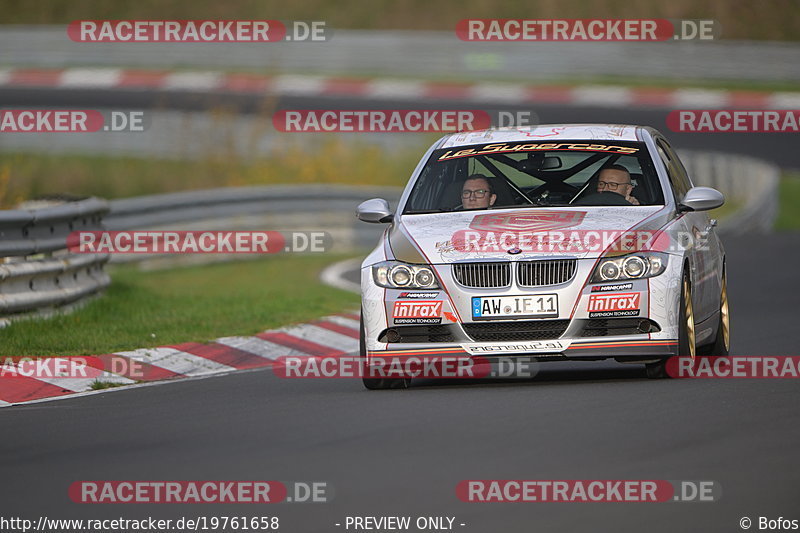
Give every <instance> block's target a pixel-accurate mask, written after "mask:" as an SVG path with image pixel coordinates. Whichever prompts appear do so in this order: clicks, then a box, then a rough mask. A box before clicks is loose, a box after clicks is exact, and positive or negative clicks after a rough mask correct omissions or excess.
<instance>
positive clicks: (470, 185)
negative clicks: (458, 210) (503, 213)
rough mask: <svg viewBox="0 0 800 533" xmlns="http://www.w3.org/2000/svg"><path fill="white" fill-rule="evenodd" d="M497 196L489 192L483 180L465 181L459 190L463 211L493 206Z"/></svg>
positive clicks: (486, 183)
mask: <svg viewBox="0 0 800 533" xmlns="http://www.w3.org/2000/svg"><path fill="white" fill-rule="evenodd" d="M495 200H497V195H496V194H492V193H491V192H490V191H489V183H488V182H487V181H486V180H484V179H475V180H467V181H465V182H464V187H462V189H461V205H463V206H464V209H481V208H486V207H489V206H490V205H494V202H495Z"/></svg>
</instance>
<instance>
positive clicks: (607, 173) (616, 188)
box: [597, 165, 639, 205]
mask: <svg viewBox="0 0 800 533" xmlns="http://www.w3.org/2000/svg"><path fill="white" fill-rule="evenodd" d="M606 191H611V192H615V193H617V194H620V195H622V196H623V197H625V200H627V201H628V202H629V203H630V204H632V205H639V200H637V199H636V198H634V197H633V196H631V191H633V183H632V182H631V174H630V172H628V169H627V168H625V167H623V166H622V165H608V166H605V167H603V168H602V169H600V176H599V177H598V179H597V192H606Z"/></svg>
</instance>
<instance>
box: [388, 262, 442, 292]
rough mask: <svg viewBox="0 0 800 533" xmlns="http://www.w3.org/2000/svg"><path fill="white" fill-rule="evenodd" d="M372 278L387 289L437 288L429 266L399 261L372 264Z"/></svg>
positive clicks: (437, 284) (437, 285)
mask: <svg viewBox="0 0 800 533" xmlns="http://www.w3.org/2000/svg"><path fill="white" fill-rule="evenodd" d="M372 279H374V280H375V283H376V284H377V285H379V286H380V287H385V288H387V289H438V288H439V283H438V282H437V281H436V276H435V275H434V273H433V270H432V269H431V267H429V266H427V265H411V264H408V263H401V262H399V261H384V262H383V263H378V264H377V265H372Z"/></svg>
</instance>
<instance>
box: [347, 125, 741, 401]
mask: <svg viewBox="0 0 800 533" xmlns="http://www.w3.org/2000/svg"><path fill="white" fill-rule="evenodd" d="M723 202H724V198H723V195H722V194H721V193H720V192H718V191H716V190H714V189H711V188H708V187H695V186H693V184H692V180H691V178H690V176H689V175H688V173H687V171H686V169H685V168H684V166H683V164H682V163H681V161H680V159H679V158H678V156H677V155H676V153H675V151H674V150H673V149H672V148H671V147H670V145H669V143H668V142H667V140H666V139H665V138H664V137H663V136H662V135H661V134H660V133H659V132H658V131H656V130H655V129H653V128H650V127H643V126H627V125H597V124H570V125H547V126H544V125H543V126H538V127H535V128H501V129H489V130H483V131H471V132H461V133H456V134H452V135H447V136H445V137H443V138H442V139H440V140H439V141H438V142H436V143H435V144H434V145H433V146H431V148H430V149H429V150H428V152H427V153H426V154H425V155H424V156H423V158H422V160H421V161H420V163H419V164H418V165H417V168H416V169H415V171H414V173H413V175H412V176H411V179H410V181H409V183H408V185H407V187H406V189H405V191H404V192H403V194H402V196H401V198H400V201H399V204H398V208H397V210H396V212H394V213H393V212H392V211H391V209H390V207H389V204H388V202H386V201H385V200H382V199H378V198H376V199H372V200H367V201H366V202H364V203H362V204H361V205H360V206H359V207H358V210H357V216H358V218H359V219H361V220H362V221H365V222H372V223H384V224H388V226H387V228H386V231H385V232H384V234H383V237H382V238H381V241H380V243H379V245H378V246H377V247H376V248H375V249H374V250H373V251H372V253H370V254H369V256H368V257H367V258H366V260H365V261H364V262H363V264H362V268H361V293H362V309H361V356H362V357H363V358H364V360H365V361H367V365H369V362H370V361H372V360H375V359H381V360H385V358H386V357H387V356H393V357H403V356H422V357H426V358H436V357H443V356H445V355H448V356H452V355H454V354H455V355H459V356H463V357H465V358H486V359H491V358H493V357H494V358H497V357H519V356H525V357H530V358H533V359H535V360H536V361H547V360H601V359H608V358H613V359H615V360H616V361H618V362H625V363H644V364H645V365H646V369H647V375H648V376H649V377H654V378H655V377H666V376H667V372H666V359H667V358H669V357H670V356H674V355H686V356H691V357H695V355H696V354H698V353H707V354H709V355H727V353H728V350H729V345H730V341H729V337H730V328H729V317H728V299H727V290H726V276H725V252H724V249H723V247H722V243H721V242H720V240H719V238H718V237H717V235H716V233H715V225H716V221H715V220H712V219H709V217H708V214H707V213H705V211H707V210H710V209H713V208H716V207H719V206H721V205H722V204H723ZM409 382H410V378H409V377H407V376H400V377H385V376H384V375H383V374H377V375H375V374H373V373H366V374H364V384H365V386H366V387H367V388H370V389H382V388H402V387H407V386H408V384H409Z"/></svg>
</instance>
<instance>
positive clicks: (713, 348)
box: [698, 268, 731, 357]
mask: <svg viewBox="0 0 800 533" xmlns="http://www.w3.org/2000/svg"><path fill="white" fill-rule="evenodd" d="M730 350H731V324H730V310H729V308H728V276H727V274H726V273H725V269H724V268H723V269H722V289H721V290H720V295H719V323H718V324H717V335H716V337H715V338H714V342H712V343H711V344H709V345H707V346H703V349H702V351H701V355H710V356H715V357H727V356H728V354H729V353H730ZM698 351H700V350H698Z"/></svg>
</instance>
